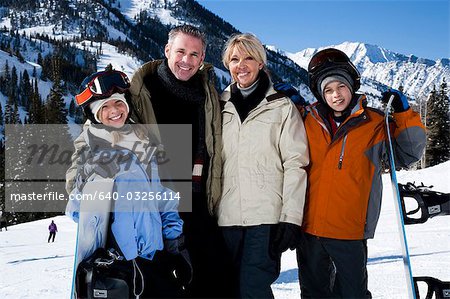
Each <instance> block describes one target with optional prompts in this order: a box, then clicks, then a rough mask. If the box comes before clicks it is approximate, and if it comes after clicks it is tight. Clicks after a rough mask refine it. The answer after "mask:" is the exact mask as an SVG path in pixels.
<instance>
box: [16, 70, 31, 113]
mask: <svg viewBox="0 0 450 299" xmlns="http://www.w3.org/2000/svg"><path fill="white" fill-rule="evenodd" d="M19 93H20V101H19V103H20V105H22V106H24V107H26V109H27V110H29V107H30V105H31V98H32V94H33V90H32V86H31V83H30V76H29V75H28V72H27V70H25V71H24V72H23V76H22V80H21V83H20V88H19Z"/></svg>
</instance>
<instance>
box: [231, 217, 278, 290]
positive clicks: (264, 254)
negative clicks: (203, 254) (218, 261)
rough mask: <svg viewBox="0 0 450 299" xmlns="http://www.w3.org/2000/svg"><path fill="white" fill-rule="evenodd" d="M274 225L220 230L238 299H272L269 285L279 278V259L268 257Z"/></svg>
mask: <svg viewBox="0 0 450 299" xmlns="http://www.w3.org/2000/svg"><path fill="white" fill-rule="evenodd" d="M275 229H276V225H272V224H263V225H258V226H249V227H245V226H229V227H222V232H223V235H224V238H225V242H226V244H227V248H228V250H229V251H230V253H231V256H232V259H233V267H234V271H235V274H234V277H235V278H236V282H235V283H236V284H238V285H239V297H240V298H274V296H273V293H272V289H271V287H270V286H271V284H272V283H273V282H274V281H275V280H276V279H277V278H278V276H279V275H280V263H281V255H277V256H272V255H271V254H270V244H271V240H272V239H273V234H274V231H275Z"/></svg>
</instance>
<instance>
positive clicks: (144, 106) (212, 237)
mask: <svg viewBox="0 0 450 299" xmlns="http://www.w3.org/2000/svg"><path fill="white" fill-rule="evenodd" d="M205 51H206V42H205V37H204V34H203V33H202V32H200V31H199V30H198V29H197V28H195V27H193V26H190V25H183V26H179V27H176V28H174V29H172V30H171V31H170V32H169V40H168V43H167V45H166V47H165V51H164V53H165V56H166V59H165V60H157V61H152V62H148V63H146V64H144V65H143V66H142V67H141V68H140V69H138V70H137V71H136V72H135V74H134V75H133V79H132V81H131V88H130V91H131V94H132V102H133V106H134V107H135V110H134V115H133V116H132V118H134V119H136V120H137V121H138V122H139V123H146V124H152V123H157V124H191V125H192V161H193V162H192V164H193V165H192V169H193V174H192V212H185V213H180V214H181V217H182V219H183V221H184V227H183V233H184V234H185V242H186V247H187V249H188V251H189V253H190V256H191V260H192V265H193V273H194V275H193V281H192V283H191V285H190V287H189V290H188V291H189V294H188V295H189V296H192V297H220V296H224V297H232V296H234V294H233V293H232V291H231V290H232V288H231V287H230V284H229V283H228V281H231V280H230V278H229V277H230V273H231V272H230V271H231V268H230V263H227V259H226V256H225V255H226V253H225V251H224V243H223V240H222V236H221V235H220V232H219V230H218V226H217V221H216V219H215V218H214V217H213V216H212V215H213V213H214V211H215V208H216V206H217V204H218V201H219V198H220V193H221V182H220V176H221V168H222V165H221V164H222V162H221V156H220V151H221V121H220V107H219V100H218V99H219V97H218V94H217V91H216V90H215V88H214V80H213V78H214V77H213V76H214V68H213V66H212V65H210V64H204V63H203V61H204V58H205ZM161 138H162V139H164V136H161Z"/></svg>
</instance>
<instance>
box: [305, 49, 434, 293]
mask: <svg viewBox="0 0 450 299" xmlns="http://www.w3.org/2000/svg"><path fill="white" fill-rule="evenodd" d="M308 77H309V87H310V89H311V91H312V92H313V94H314V96H315V97H316V99H317V102H316V103H314V104H312V105H310V106H306V107H302V109H301V110H302V111H303V112H304V120H305V127H306V133H307V136H308V143H309V149H310V157H311V163H310V167H309V168H308V192H307V195H306V204H305V215H304V217H303V224H302V229H303V234H302V238H301V240H300V247H299V249H298V250H297V260H298V265H299V281H300V288H301V296H302V298H371V293H370V292H369V290H368V277H367V239H369V238H373V237H374V234H375V228H376V226H377V222H378V217H379V215H380V209H381V195H382V188H383V185H382V181H381V174H382V172H383V170H384V168H385V165H389V159H388V155H387V150H388V147H387V132H386V126H385V120H384V113H383V112H381V111H380V110H377V109H374V108H370V107H367V100H366V96H365V95H364V94H359V93H356V92H357V91H358V89H359V87H360V74H359V72H358V70H357V69H356V67H355V66H354V65H353V63H352V62H351V61H350V59H349V58H348V56H347V55H346V54H345V53H344V52H342V51H339V50H337V49H333V48H329V49H325V50H322V51H319V52H317V53H316V54H315V55H314V56H313V57H312V58H311V61H310V63H309V66H308ZM391 96H393V97H394V100H393V102H392V107H393V109H394V113H393V120H392V122H391V123H390V130H391V132H392V136H393V148H394V154H395V161H396V163H397V164H396V165H395V167H408V166H410V165H411V164H412V163H414V162H416V161H418V160H419V159H420V157H421V156H422V153H423V150H424V147H425V142H426V136H425V130H424V126H423V125H422V123H421V121H420V117H419V115H418V114H417V113H416V112H414V111H413V110H412V109H411V108H410V107H409V104H408V101H407V98H406V97H405V96H404V95H403V94H402V93H401V92H400V91H397V90H394V89H390V90H388V91H387V92H385V93H383V95H382V99H381V101H382V102H385V103H386V102H387V101H388V100H389V98H390V97H391ZM392 170H394V169H392ZM333 282H334V283H333Z"/></svg>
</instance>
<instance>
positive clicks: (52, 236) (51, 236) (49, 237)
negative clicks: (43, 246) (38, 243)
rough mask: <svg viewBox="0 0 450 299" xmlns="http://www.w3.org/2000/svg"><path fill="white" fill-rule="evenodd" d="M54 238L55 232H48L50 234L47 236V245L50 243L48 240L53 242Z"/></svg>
mask: <svg viewBox="0 0 450 299" xmlns="http://www.w3.org/2000/svg"><path fill="white" fill-rule="evenodd" d="M55 236H56V232H50V234H49V235H48V240H47V243H50V239H51V240H52V242H55Z"/></svg>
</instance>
